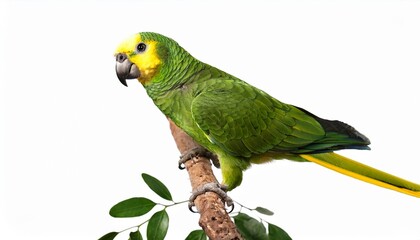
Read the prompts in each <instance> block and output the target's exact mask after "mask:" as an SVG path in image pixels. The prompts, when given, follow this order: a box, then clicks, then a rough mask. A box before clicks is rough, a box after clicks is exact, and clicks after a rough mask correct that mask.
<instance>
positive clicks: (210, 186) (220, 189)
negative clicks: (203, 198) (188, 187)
mask: <svg viewBox="0 0 420 240" xmlns="http://www.w3.org/2000/svg"><path fill="white" fill-rule="evenodd" d="M226 191H227V186H226V185H222V184H218V183H214V182H211V183H206V184H204V185H202V186H200V187H198V188H197V189H196V190H195V191H193V193H192V194H191V197H190V199H189V202H188V209H190V211H191V212H193V213H195V212H196V211H194V210H193V207H194V206H195V204H194V201H195V199H196V198H197V197H198V196H199V195H201V194H204V193H206V192H214V193H216V194H218V195H219V196H220V198H221V199H222V200H223V201H224V202H225V204H226V206H228V207H230V208H231V209H230V211H229V212H228V213H231V212H232V211H233V209H234V208H235V205H234V204H233V200H232V198H230V197H229V196H228V195H227V193H226Z"/></svg>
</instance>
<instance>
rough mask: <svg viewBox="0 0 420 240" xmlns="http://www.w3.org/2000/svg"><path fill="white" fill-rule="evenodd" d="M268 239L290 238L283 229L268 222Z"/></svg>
mask: <svg viewBox="0 0 420 240" xmlns="http://www.w3.org/2000/svg"><path fill="white" fill-rule="evenodd" d="M268 240H292V238H291V237H290V236H289V234H287V233H286V232H285V231H284V230H283V229H281V228H279V227H277V226H276V225H274V224H271V223H268Z"/></svg>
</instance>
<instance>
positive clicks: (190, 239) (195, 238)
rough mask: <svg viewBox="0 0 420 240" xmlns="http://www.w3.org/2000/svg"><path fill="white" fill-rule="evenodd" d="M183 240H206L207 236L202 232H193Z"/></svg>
mask: <svg viewBox="0 0 420 240" xmlns="http://www.w3.org/2000/svg"><path fill="white" fill-rule="evenodd" d="M185 240H207V235H206V233H205V232H204V231H203V230H201V229H200V230H194V231H192V232H190V234H188V236H187V238H185Z"/></svg>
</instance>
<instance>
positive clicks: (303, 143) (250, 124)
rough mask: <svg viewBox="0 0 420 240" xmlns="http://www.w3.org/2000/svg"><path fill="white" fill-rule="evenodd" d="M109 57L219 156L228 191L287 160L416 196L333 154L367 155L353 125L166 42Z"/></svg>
mask: <svg viewBox="0 0 420 240" xmlns="http://www.w3.org/2000/svg"><path fill="white" fill-rule="evenodd" d="M115 57H116V72H117V76H118V79H119V80H120V82H121V83H122V84H124V85H125V86H127V83H126V80H127V79H137V80H138V81H139V82H140V83H141V84H142V85H143V86H144V88H145V89H146V92H147V94H148V95H149V96H150V98H151V99H152V100H153V102H154V103H155V104H156V106H157V107H158V108H159V109H160V110H161V111H162V113H163V114H164V115H165V116H167V117H168V118H169V119H171V120H172V121H173V122H174V123H175V124H176V125H177V126H178V127H180V128H181V129H182V130H184V131H185V132H186V133H187V134H188V135H189V136H191V137H192V138H193V139H194V140H195V141H196V142H198V143H199V144H200V145H201V146H203V147H204V148H205V149H207V150H208V151H210V152H211V153H214V154H216V155H217V156H218V159H219V161H220V169H221V172H222V178H223V179H222V184H223V185H225V186H226V187H227V190H232V189H234V188H236V187H237V186H239V185H240V184H241V181H242V172H243V171H244V170H246V169H247V168H249V167H250V165H251V164H260V163H265V162H268V161H272V160H274V159H289V160H293V161H298V162H308V161H309V162H314V163H317V164H319V165H321V166H324V167H327V168H329V169H332V170H334V171H337V172H339V173H342V174H345V175H348V176H350V177H354V178H356V179H359V180H362V181H365V182H368V183H372V184H375V185H378V186H381V187H384V188H388V189H392V190H395V191H398V192H401V193H405V194H408V195H412V196H415V197H420V185H418V184H415V183H412V182H409V181H407V180H404V179H402V178H399V177H396V176H393V175H391V174H388V173H385V172H383V171H380V170H377V169H374V168H372V167H369V166H367V165H364V164H361V163H359V162H356V161H354V160H351V159H349V158H346V157H344V156H341V155H339V154H337V153H334V151H335V150H340V149H369V147H368V145H369V144H370V141H369V139H368V138H367V137H365V136H364V135H363V134H361V133H359V132H358V131H356V130H355V129H354V128H353V127H351V126H349V125H347V124H345V123H343V122H340V121H330V120H326V119H322V118H320V117H317V116H316V115H314V114H312V113H310V112H309V111H307V110H304V109H303V108H300V107H296V106H293V105H289V104H286V103H283V102H280V101H279V100H277V99H275V98H273V97H271V96H270V95H268V94H267V93H265V92H264V91H262V90H260V89H258V88H256V87H254V86H251V85H250V84H248V83H246V82H244V81H242V80H240V79H238V78H236V77H234V76H232V75H230V74H228V73H226V72H224V71H221V70H219V69H217V68H215V67H212V66H210V65H208V64H206V63H203V62H201V61H199V60H197V59H195V58H194V57H192V56H191V55H190V54H189V53H188V52H187V51H186V50H184V49H183V48H182V47H181V46H180V45H178V43H177V42H175V41H174V40H172V39H171V38H168V37H165V36H163V35H160V34H157V33H152V32H142V33H138V34H135V35H133V36H131V37H129V38H128V39H126V40H125V41H123V42H122V43H121V44H120V45H119V46H118V48H117V50H116V52H115Z"/></svg>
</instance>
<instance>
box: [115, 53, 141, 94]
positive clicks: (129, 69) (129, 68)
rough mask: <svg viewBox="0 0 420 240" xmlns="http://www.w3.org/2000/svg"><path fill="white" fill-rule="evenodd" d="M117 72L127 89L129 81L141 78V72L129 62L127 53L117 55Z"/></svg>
mask: <svg viewBox="0 0 420 240" xmlns="http://www.w3.org/2000/svg"><path fill="white" fill-rule="evenodd" d="M115 60H116V65H115V71H116V72H117V77H118V79H119V80H120V82H121V83H122V84H123V85H124V86H126V87H127V79H135V78H138V77H140V70H139V69H138V67H137V66H136V65H135V64H133V63H132V62H130V60H128V57H127V55H126V54H125V53H118V54H117V55H116V59H115Z"/></svg>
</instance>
